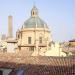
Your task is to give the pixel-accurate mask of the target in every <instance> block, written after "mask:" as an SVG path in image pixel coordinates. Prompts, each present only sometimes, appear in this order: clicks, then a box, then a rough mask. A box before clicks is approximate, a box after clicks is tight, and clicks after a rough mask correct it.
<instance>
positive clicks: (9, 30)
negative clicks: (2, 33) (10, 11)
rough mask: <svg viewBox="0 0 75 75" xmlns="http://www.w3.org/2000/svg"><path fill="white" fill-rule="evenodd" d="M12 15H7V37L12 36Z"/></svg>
mask: <svg viewBox="0 0 75 75" xmlns="http://www.w3.org/2000/svg"><path fill="white" fill-rule="evenodd" d="M12 22H13V20H12V16H11V15H10V16H8V38H12V37H13V27H12Z"/></svg>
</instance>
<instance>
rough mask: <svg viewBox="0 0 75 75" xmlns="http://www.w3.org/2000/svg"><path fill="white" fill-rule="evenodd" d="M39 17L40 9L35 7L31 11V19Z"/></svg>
mask: <svg viewBox="0 0 75 75" xmlns="http://www.w3.org/2000/svg"><path fill="white" fill-rule="evenodd" d="M37 16H38V9H37V8H36V6H33V8H32V10H31V17H37Z"/></svg>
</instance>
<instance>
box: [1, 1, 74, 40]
mask: <svg viewBox="0 0 75 75" xmlns="http://www.w3.org/2000/svg"><path fill="white" fill-rule="evenodd" d="M34 1H35V5H36V7H37V8H38V9H39V15H40V17H41V18H42V19H43V20H44V21H45V22H46V23H47V24H48V26H49V28H50V30H51V31H52V36H53V40H54V41H66V40H70V39H74V38H75V0H0V34H7V27H8V16H9V15H12V16H13V29H14V30H13V31H14V34H15V33H16V31H17V29H18V28H20V27H21V26H22V24H23V22H24V21H25V20H27V19H28V18H29V17H30V15H31V14H30V12H31V9H32V7H33V5H34Z"/></svg>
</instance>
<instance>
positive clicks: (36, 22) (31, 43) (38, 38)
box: [16, 6, 52, 53]
mask: <svg viewBox="0 0 75 75" xmlns="http://www.w3.org/2000/svg"><path fill="white" fill-rule="evenodd" d="M16 36H17V40H18V47H19V50H24V51H25V50H26V52H27V51H29V52H31V51H35V50H36V51H37V53H38V52H39V51H40V50H48V49H49V44H50V42H51V41H52V36H51V31H50V30H49V28H48V26H47V24H46V23H45V22H44V21H43V20H42V19H41V18H40V17H39V12H38V9H37V8H36V7H35V6H34V7H33V8H32V10H31V17H30V18H29V19H28V20H26V21H25V22H24V24H23V25H22V28H21V29H20V30H18V31H17V33H16Z"/></svg>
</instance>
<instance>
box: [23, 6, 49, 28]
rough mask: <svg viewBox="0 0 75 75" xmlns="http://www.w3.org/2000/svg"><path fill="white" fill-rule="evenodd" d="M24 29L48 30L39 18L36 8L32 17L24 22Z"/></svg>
mask: <svg viewBox="0 0 75 75" xmlns="http://www.w3.org/2000/svg"><path fill="white" fill-rule="evenodd" d="M23 28H48V26H47V24H46V23H45V22H44V21H43V20H42V19H41V18H40V17H39V16H38V9H37V8H36V7H35V6H34V7H33V8H32V10H31V17H30V18H29V19H28V20H26V21H25V22H24V24H23Z"/></svg>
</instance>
